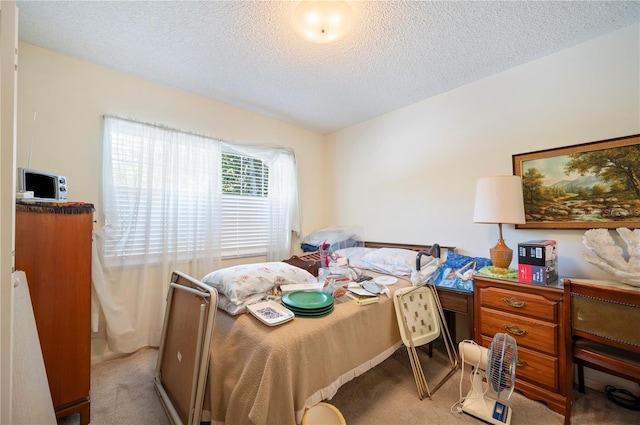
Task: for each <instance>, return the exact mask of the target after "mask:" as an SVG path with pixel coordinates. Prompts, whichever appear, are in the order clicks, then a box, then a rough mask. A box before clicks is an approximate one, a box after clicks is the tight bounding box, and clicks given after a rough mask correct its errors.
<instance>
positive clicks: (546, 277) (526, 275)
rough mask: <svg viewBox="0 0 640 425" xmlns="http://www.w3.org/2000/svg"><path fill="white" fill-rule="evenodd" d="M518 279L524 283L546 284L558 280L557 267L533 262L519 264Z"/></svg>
mask: <svg viewBox="0 0 640 425" xmlns="http://www.w3.org/2000/svg"><path fill="white" fill-rule="evenodd" d="M518 280H519V281H520V282H524V283H534V284H536V285H546V284H548V283H552V282H555V281H556V280H558V272H557V271H556V269H552V268H547V267H545V266H533V265H531V264H518Z"/></svg>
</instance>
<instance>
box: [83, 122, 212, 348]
mask: <svg viewBox="0 0 640 425" xmlns="http://www.w3.org/2000/svg"><path fill="white" fill-rule="evenodd" d="M104 124H105V125H104V140H103V143H104V146H103V158H104V159H103V188H102V189H103V201H104V216H105V225H104V227H103V228H102V229H100V230H99V231H96V232H95V235H94V256H93V258H94V261H93V283H94V290H95V295H96V296H97V298H98V299H99V303H100V307H101V308H102V311H103V313H104V316H105V319H106V330H107V339H108V343H109V347H110V348H111V349H112V350H113V351H116V352H125V353H127V352H133V351H135V350H137V349H138V348H141V347H144V346H157V345H159V343H160V336H161V332H162V324H163V318H164V310H165V303H166V300H165V297H166V294H167V290H168V287H169V277H170V275H171V272H172V271H173V270H180V271H183V272H185V273H188V274H189V275H192V276H194V277H198V278H200V277H202V276H204V274H206V273H208V272H209V271H211V270H215V269H216V268H218V267H219V260H220V247H219V245H220V223H219V217H220V212H219V206H220V194H221V189H220V173H219V172H218V171H219V168H220V155H221V150H220V144H219V143H217V142H216V141H214V140H212V139H210V138H206V137H202V136H197V135H192V134H188V133H185V132H181V131H176V130H172V129H167V128H164V127H159V126H154V125H148V124H143V123H138V122H134V121H130V120H126V119H120V118H114V117H105V122H104Z"/></svg>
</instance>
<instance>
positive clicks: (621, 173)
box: [512, 134, 640, 229]
mask: <svg viewBox="0 0 640 425" xmlns="http://www.w3.org/2000/svg"><path fill="white" fill-rule="evenodd" d="M512 159H513V173H514V174H515V175H517V176H520V177H521V178H522V192H523V196H524V209H525V216H526V223H525V224H518V225H516V228H519V229H527V228H528V229H532V228H552V229H592V228H608V229H615V228H618V227H626V228H630V229H635V228H640V134H637V135H633V136H627V137H620V138H617V139H609V140H602V141H598V142H591V143H584V144H581V145H573V146H567V147H563V148H558V149H547V150H543V151H537V152H530V153H523V154H517V155H513V158H512Z"/></svg>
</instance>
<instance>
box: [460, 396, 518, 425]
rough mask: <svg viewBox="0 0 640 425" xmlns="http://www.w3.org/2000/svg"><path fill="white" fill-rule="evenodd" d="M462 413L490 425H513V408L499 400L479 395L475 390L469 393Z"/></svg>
mask: <svg viewBox="0 0 640 425" xmlns="http://www.w3.org/2000/svg"><path fill="white" fill-rule="evenodd" d="M472 393H473V394H472ZM462 411H463V412H464V413H466V414H468V415H471V416H475V417H476V418H478V419H480V420H482V421H485V422H488V423H490V424H494V425H509V424H511V408H510V407H509V406H507V405H506V404H504V403H501V402H499V401H497V400H491V399H488V398H485V397H483V396H482V395H478V394H477V393H475V391H473V390H471V391H469V394H468V395H467V398H466V399H465V401H464V403H463V404H462Z"/></svg>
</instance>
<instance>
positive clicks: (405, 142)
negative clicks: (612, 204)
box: [326, 25, 640, 278]
mask: <svg viewBox="0 0 640 425" xmlns="http://www.w3.org/2000/svg"><path fill="white" fill-rule="evenodd" d="M639 33H640V30H639V26H638V25H635V26H632V27H628V28H626V29H623V30H620V31H617V32H614V33H611V34H609V35H606V36H603V37H601V38H598V39H595V40H592V41H590V42H587V43H584V44H582V45H579V46H577V47H573V48H571V49H567V50H564V51H561V52H559V53H556V54H553V55H549V56H547V57H544V58H542V59H539V60H536V61H533V62H530V63H527V64H525V65H522V66H519V67H517V68H513V69H511V70H508V71H506V72H502V73H499V74H496V75H493V76H490V77H488V78H485V79H482V80H480V81H477V82H474V83H471V84H469V85H466V86H464V87H460V88H458V89H456V90H452V91H450V92H448V93H445V94H442V95H440V96H436V97H433V98H431V99H427V100H425V101H422V102H419V103H416V104H414V105H411V106H408V107H406V108H403V109H400V110H397V111H394V112H392V113H389V114H386V115H383V116H380V117H378V118H375V119H372V120H370V121H367V122H364V123H361V124H359V125H356V126H354V127H351V128H348V129H346V130H343V131H339V132H337V133H335V134H332V135H330V136H329V137H328V142H327V152H328V157H327V159H328V163H329V164H332V169H333V172H332V173H330V176H332V177H334V179H335V181H334V184H333V185H332V187H333V190H331V191H328V192H327V193H326V196H327V197H328V198H327V200H326V203H327V204H328V205H337V206H338V207H336V208H330V209H329V210H327V214H329V221H330V222H333V223H336V224H360V225H362V226H364V230H365V239H367V240H375V241H378V240H380V241H393V242H405V243H416V244H419V243H434V242H437V243H440V244H441V245H453V246H456V247H458V248H459V249H460V250H461V251H462V252H463V253H467V254H471V255H479V256H485V257H486V256H488V251H489V248H490V247H491V246H493V245H494V244H495V242H496V240H497V239H498V226H497V225H487V224H474V223H473V204H474V196H475V183H476V180H477V179H478V178H480V177H485V176H490V175H497V174H512V165H511V160H512V157H511V156H512V155H513V154H518V153H524V152H531V151H536V150H541V149H547V148H553V147H560V146H567V145H573V144H579V143H585V142H592V141H597V140H603V139H609V138H614V137H620V136H626V135H631V134H638V133H640V69H639V67H640V57H639V55H640V46H639V44H640V34H639ZM425 72H428V70H425ZM583 234H584V231H580V230H515V229H514V226H513V225H505V226H504V238H505V240H506V242H507V244H508V245H509V246H511V247H512V248H514V247H517V244H518V242H522V241H526V240H532V239H547V238H550V239H556V240H557V241H558V252H559V269H560V274H561V275H562V276H565V277H566V276H573V277H591V276H593V277H602V278H604V277H605V275H604V274H603V273H602V272H600V271H599V269H597V268H596V267H595V266H591V265H589V264H587V263H586V262H585V261H584V260H583V259H582V250H583V248H582V235H583ZM513 265H515V261H514V263H512V266H513Z"/></svg>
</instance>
